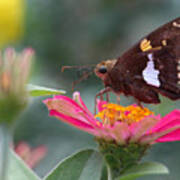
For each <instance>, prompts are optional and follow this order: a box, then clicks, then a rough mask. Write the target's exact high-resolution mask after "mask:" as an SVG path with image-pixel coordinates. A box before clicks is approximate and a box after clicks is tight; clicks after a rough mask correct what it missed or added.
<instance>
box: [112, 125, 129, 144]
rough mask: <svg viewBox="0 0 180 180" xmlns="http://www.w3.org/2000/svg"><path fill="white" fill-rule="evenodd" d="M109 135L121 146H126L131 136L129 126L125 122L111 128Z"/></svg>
mask: <svg viewBox="0 0 180 180" xmlns="http://www.w3.org/2000/svg"><path fill="white" fill-rule="evenodd" d="M109 133H110V134H111V136H112V137H113V139H115V140H116V142H118V143H119V144H125V143H126V141H127V140H128V139H129V137H130V135H131V132H130V130H129V126H128V125H127V123H124V122H116V123H115V124H114V126H113V127H109Z"/></svg>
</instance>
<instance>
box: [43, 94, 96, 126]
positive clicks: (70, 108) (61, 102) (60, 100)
mask: <svg viewBox="0 0 180 180" xmlns="http://www.w3.org/2000/svg"><path fill="white" fill-rule="evenodd" d="M43 102H44V103H45V104H46V105H47V107H48V109H49V110H55V111H57V112H60V113H62V114H65V115H68V116H71V117H74V118H76V119H79V120H81V121H83V122H84V123H88V124H91V125H94V126H98V125H97V123H96V122H97V120H96V119H95V118H94V117H93V115H92V114H91V116H90V115H89V114H87V112H86V111H85V110H84V109H83V108H82V107H81V106H80V105H78V104H77V103H76V102H75V101H73V100H72V99H70V98H69V97H66V96H62V95H59V96H55V97H53V98H49V99H46V100H44V101H43Z"/></svg>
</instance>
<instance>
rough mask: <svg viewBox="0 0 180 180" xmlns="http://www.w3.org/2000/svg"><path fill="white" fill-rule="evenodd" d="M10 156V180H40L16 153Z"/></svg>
mask: <svg viewBox="0 0 180 180" xmlns="http://www.w3.org/2000/svg"><path fill="white" fill-rule="evenodd" d="M9 156H10V157H9V169H8V180H40V178H39V177H38V176H37V175H35V174H34V172H33V171H32V170H31V169H30V168H29V167H27V166H26V164H25V163H24V162H23V161H22V160H21V159H20V158H19V157H18V156H17V155H16V154H15V153H14V152H12V151H11V152H10V153H9Z"/></svg>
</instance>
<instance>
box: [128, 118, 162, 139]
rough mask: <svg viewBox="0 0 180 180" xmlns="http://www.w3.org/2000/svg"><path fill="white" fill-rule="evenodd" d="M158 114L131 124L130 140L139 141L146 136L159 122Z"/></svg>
mask: <svg viewBox="0 0 180 180" xmlns="http://www.w3.org/2000/svg"><path fill="white" fill-rule="evenodd" d="M158 121H159V118H158V116H148V117H146V118H144V119H142V120H141V121H139V122H135V123H133V124H131V126H130V130H131V139H130V142H137V141H138V140H139V139H140V138H141V137H142V136H144V135H145V134H146V133H147V132H148V131H149V130H150V129H151V128H152V127H153V126H154V125H155V124H156V123H157V122H158Z"/></svg>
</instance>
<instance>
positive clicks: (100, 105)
mask: <svg viewBox="0 0 180 180" xmlns="http://www.w3.org/2000/svg"><path fill="white" fill-rule="evenodd" d="M105 104H107V102H106V101H101V100H100V99H97V108H98V111H99V112H100V111H103V110H104V109H105V108H104V107H103V106H104V105H105Z"/></svg>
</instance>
